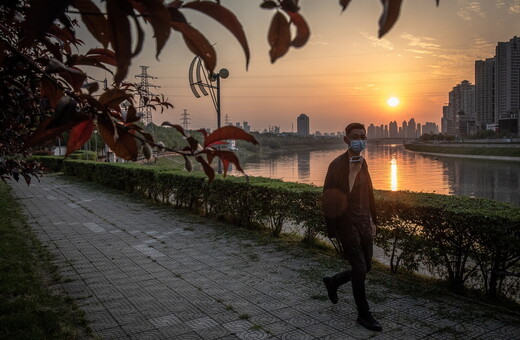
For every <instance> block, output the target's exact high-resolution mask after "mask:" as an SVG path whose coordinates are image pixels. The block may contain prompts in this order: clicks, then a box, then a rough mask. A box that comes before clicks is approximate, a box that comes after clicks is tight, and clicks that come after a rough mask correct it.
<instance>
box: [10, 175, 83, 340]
mask: <svg viewBox="0 0 520 340" xmlns="http://www.w3.org/2000/svg"><path fill="white" fill-rule="evenodd" d="M0 272H1V273H2V275H0V338H1V339H77V338H85V337H92V334H91V331H90V329H89V328H88V326H87V321H86V319H85V316H84V313H83V311H81V310H80V309H78V306H77V305H76V304H75V302H74V300H72V299H71V298H69V297H67V296H65V295H64V294H62V293H60V292H57V291H56V289H53V288H52V286H53V285H55V284H57V283H58V282H59V281H60V277H59V275H58V272H57V268H56V267H55V266H54V265H52V263H51V255H50V254H49V253H48V251H47V250H46V249H45V248H44V247H43V246H42V245H41V244H40V242H39V241H38V240H37V238H36V237H35V236H34V234H33V233H32V232H31V230H30V229H29V227H28V226H27V223H26V221H25V218H24V216H23V215H22V213H21V210H20V206H19V205H18V203H17V202H16V201H15V199H13V198H12V196H11V195H10V188H9V187H8V186H7V185H6V184H5V183H2V182H0Z"/></svg>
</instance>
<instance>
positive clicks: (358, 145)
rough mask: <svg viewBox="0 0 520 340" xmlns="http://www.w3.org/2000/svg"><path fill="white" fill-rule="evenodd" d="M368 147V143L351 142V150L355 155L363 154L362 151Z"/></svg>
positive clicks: (360, 141) (361, 141)
mask: <svg viewBox="0 0 520 340" xmlns="http://www.w3.org/2000/svg"><path fill="white" fill-rule="evenodd" d="M366 146H367V141H365V140H359V139H355V140H352V141H350V149H352V151H354V152H355V153H361V151H363V150H365V148H366Z"/></svg>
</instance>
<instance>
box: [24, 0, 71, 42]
mask: <svg viewBox="0 0 520 340" xmlns="http://www.w3.org/2000/svg"><path fill="white" fill-rule="evenodd" d="M69 2H70V0H54V1H47V0H31V1H30V6H29V13H28V14H27V20H26V22H25V24H26V28H25V37H24V38H23V40H22V42H21V46H23V47H27V46H30V45H31V44H32V42H33V41H34V39H37V38H40V37H42V36H43V35H44V34H45V33H46V32H47V30H48V28H49V26H50V25H51V24H52V23H53V22H54V20H56V19H57V18H58V17H60V16H61V15H63V13H64V12H65V9H66V8H67V6H68V5H69Z"/></svg>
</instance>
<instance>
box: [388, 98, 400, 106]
mask: <svg viewBox="0 0 520 340" xmlns="http://www.w3.org/2000/svg"><path fill="white" fill-rule="evenodd" d="M386 103H387V104H388V106H391V107H396V106H397V105H399V98H397V97H390V98H388V100H387V101H386Z"/></svg>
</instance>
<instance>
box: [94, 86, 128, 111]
mask: <svg viewBox="0 0 520 340" xmlns="http://www.w3.org/2000/svg"><path fill="white" fill-rule="evenodd" d="M131 99H132V96H131V95H130V94H128V93H126V92H125V91H123V90H120V89H111V90H107V91H105V92H104V93H103V94H102V95H101V96H100V97H99V102H100V103H101V104H102V105H106V106H109V107H114V108H118V107H119V104H121V103H122V102H123V101H125V100H131Z"/></svg>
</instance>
